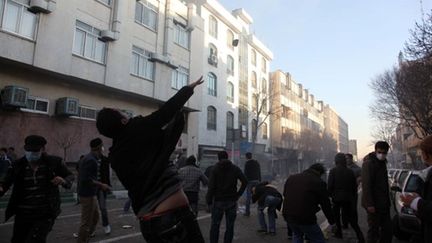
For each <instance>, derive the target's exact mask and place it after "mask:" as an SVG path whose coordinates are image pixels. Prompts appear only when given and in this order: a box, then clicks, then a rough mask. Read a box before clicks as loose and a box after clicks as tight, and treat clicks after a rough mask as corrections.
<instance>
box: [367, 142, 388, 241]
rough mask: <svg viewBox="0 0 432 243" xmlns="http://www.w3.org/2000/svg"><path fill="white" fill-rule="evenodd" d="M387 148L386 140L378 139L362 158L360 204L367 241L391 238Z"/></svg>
mask: <svg viewBox="0 0 432 243" xmlns="http://www.w3.org/2000/svg"><path fill="white" fill-rule="evenodd" d="M389 148H390V146H389V144H388V143H387V142H385V141H378V142H377V143H376V144H375V151H374V152H371V153H369V154H368V155H366V157H365V158H364V159H363V165H362V206H363V208H365V210H366V213H367V221H368V225H369V229H368V232H367V242H368V243H375V242H380V243H390V242H391V241H392V238H393V234H392V222H391V218H390V192H389V184H388V173H387V159H386V157H387V153H388V151H389Z"/></svg>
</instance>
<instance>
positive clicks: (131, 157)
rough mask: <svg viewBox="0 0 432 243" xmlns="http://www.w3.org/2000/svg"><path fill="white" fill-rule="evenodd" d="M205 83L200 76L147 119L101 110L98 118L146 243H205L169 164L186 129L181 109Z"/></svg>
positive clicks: (115, 167)
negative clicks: (110, 141) (111, 140)
mask: <svg viewBox="0 0 432 243" xmlns="http://www.w3.org/2000/svg"><path fill="white" fill-rule="evenodd" d="M202 83H203V79H202V77H200V78H199V79H198V80H197V81H195V82H193V83H191V84H189V85H187V86H184V87H183V88H181V89H180V90H179V91H178V92H177V93H176V94H175V95H174V96H173V97H171V98H170V99H169V100H168V101H167V102H165V104H163V105H162V106H161V107H160V108H159V109H158V110H157V111H155V112H153V113H152V114H150V115H148V116H145V117H143V116H137V117H133V118H128V117H127V116H126V115H125V114H123V113H122V112H120V111H119V110H117V109H113V108H103V109H102V110H101V111H100V112H99V113H98V116H97V118H96V127H97V129H98V131H99V132H100V133H101V134H102V135H104V136H106V137H109V138H112V139H113V144H112V147H111V148H110V152H109V156H108V158H109V160H110V163H111V168H112V169H113V170H114V171H115V172H116V174H117V176H118V178H119V180H120V181H121V183H122V184H123V186H124V187H125V188H126V189H127V190H128V194H129V197H130V199H131V201H132V209H133V211H134V213H135V214H136V215H137V217H138V219H139V220H140V226H141V227H140V228H141V233H142V235H143V237H144V238H145V239H146V241H147V242H150V243H152V242H162V241H166V242H173V241H174V239H175V240H177V242H204V238H203V237H202V234H201V230H200V228H199V225H198V223H197V220H196V218H195V215H194V213H193V212H192V211H191V209H190V207H189V202H188V200H187V197H186V195H185V193H184V191H183V189H182V186H181V179H180V178H179V176H178V172H177V169H176V168H175V166H174V165H173V163H171V162H170V161H169V158H170V156H171V154H172V152H173V151H174V149H175V147H176V145H177V142H178V140H179V139H180V136H181V134H182V131H183V128H184V125H185V119H184V114H183V112H182V109H183V106H184V104H185V103H186V102H187V101H188V100H189V98H190V97H191V96H192V95H193V92H194V88H195V87H196V86H198V85H200V84H202Z"/></svg>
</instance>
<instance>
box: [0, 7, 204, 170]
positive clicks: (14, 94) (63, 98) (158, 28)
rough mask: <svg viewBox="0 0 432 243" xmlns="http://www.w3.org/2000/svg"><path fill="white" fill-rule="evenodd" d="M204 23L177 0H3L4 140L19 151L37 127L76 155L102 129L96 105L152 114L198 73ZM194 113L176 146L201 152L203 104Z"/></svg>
mask: <svg viewBox="0 0 432 243" xmlns="http://www.w3.org/2000/svg"><path fill="white" fill-rule="evenodd" d="M204 28H205V27H204V25H203V20H202V18H201V17H200V16H198V14H197V9H196V6H195V5H194V4H185V3H184V2H183V1H178V0H158V1H157V0H142V1H120V0H76V1H53V0H39V1H34V0H32V1H30V0H0V43H1V44H0V89H1V90H2V94H1V97H2V108H1V109H0V134H2V135H1V136H0V146H14V147H16V149H17V152H18V154H22V152H23V150H22V147H23V141H24V138H25V136H27V135H29V134H40V135H43V136H45V137H46V138H47V140H48V144H47V150H48V152H49V153H52V154H58V155H63V156H64V157H65V159H66V160H67V161H76V160H78V158H79V156H80V155H81V154H84V153H87V152H88V150H89V149H88V142H89V140H90V139H92V138H94V137H96V136H100V135H98V133H97V131H96V127H95V122H94V121H95V117H96V114H97V111H98V110H99V109H101V108H102V107H104V106H106V107H116V108H119V109H122V110H124V111H126V112H127V113H129V114H131V115H138V114H143V115H147V114H149V113H151V112H152V111H154V110H156V109H157V108H158V107H159V106H160V105H161V104H162V103H163V102H164V101H166V100H167V99H168V98H169V97H171V96H172V95H173V94H175V93H176V92H177V90H178V89H180V88H181V87H182V86H184V85H186V84H187V83H189V81H191V80H192V81H193V80H194V79H197V78H198V77H199V76H201V74H202V70H203V62H202V59H203V55H204V53H203V50H204V49H206V47H205V46H204V42H203V41H202V40H203V39H204V31H205V30H204ZM204 90H205V88H202V87H201V89H197V90H196V92H195V95H194V96H193V97H192V98H191V99H190V101H189V102H188V103H187V104H186V106H187V109H186V110H187V111H195V110H200V109H201V104H202V103H203V100H202V97H203V96H202V92H203V91H204ZM187 120H188V124H187V127H186V128H185V131H184V133H183V134H182V137H181V141H179V144H178V149H180V150H184V151H187V152H188V153H189V154H195V153H197V151H196V148H197V146H198V140H197V139H196V138H197V137H198V127H197V126H196V124H198V122H199V115H198V113H196V112H192V113H189V114H188V117H187ZM106 147H109V144H108V143H107V145H106Z"/></svg>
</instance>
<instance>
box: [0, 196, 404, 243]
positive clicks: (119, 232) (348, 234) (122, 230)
mask: <svg viewBox="0 0 432 243" xmlns="http://www.w3.org/2000/svg"><path fill="white" fill-rule="evenodd" d="M124 201H125V199H111V200H109V201H108V208H109V218H110V223H111V226H112V233H111V234H110V235H108V236H106V235H105V234H104V232H103V228H102V226H101V225H100V224H99V225H98V227H97V230H96V237H95V238H93V239H92V240H91V242H101V243H102V242H122V243H126V242H144V240H143V238H142V236H141V234H140V231H139V223H138V221H137V220H136V218H135V216H134V215H133V214H132V213H128V214H124V213H123V211H122V209H123V203H124ZM62 209H63V212H62V214H61V215H60V216H59V218H58V219H57V221H56V223H55V225H54V229H53V231H52V232H51V233H50V235H49V237H48V243H51V242H61V243H68V242H75V239H74V238H73V233H74V232H77V230H78V227H79V222H80V206H79V205H75V204H74V203H65V204H63V205H62ZM241 209H242V207H240V209H239V211H241ZM252 212H253V214H252V215H251V216H250V217H245V216H243V215H242V214H241V212H239V213H238V215H237V220H236V225H235V235H234V242H247V243H255V242H256V243H258V242H290V241H289V240H288V237H287V234H286V225H285V222H284V221H283V218H282V215H280V214H279V217H278V219H277V235H276V236H267V235H263V234H259V233H256V230H257V229H258V222H257V219H256V211H255V210H252ZM254 212H255V213H254ZM0 214H1V217H0V218H1V220H2V221H3V219H4V209H1V210H0ZM359 216H360V227H361V228H362V230H363V233H364V234H366V220H365V214H364V210H363V209H360V210H359ZM318 218H319V219H318V221H319V222H320V225H321V227H322V228H325V227H327V226H328V224H327V221H326V220H324V216H323V215H322V214H321V213H319V214H318ZM198 220H199V225H200V227H201V230H202V232H203V235H204V238H205V240H206V242H209V230H210V221H211V220H210V215H209V214H208V213H206V212H204V211H200V214H199V217H198ZM12 226H13V223H12V220H10V221H9V222H7V223H5V224H0V235H1V237H0V243H3V242H9V241H10V237H11V235H12ZM124 226H126V227H124ZM127 226H131V227H130V228H129V227H127ZM223 232H224V224H222V226H221V237H220V241H221V239H222V238H223ZM328 242H352V243H354V242H356V239H355V235H354V233H353V231H351V230H345V231H344V239H343V240H340V239H335V238H332V237H330V239H329V241H328ZM393 242H396V243H399V242H403V241H398V240H397V239H396V238H394V241H393Z"/></svg>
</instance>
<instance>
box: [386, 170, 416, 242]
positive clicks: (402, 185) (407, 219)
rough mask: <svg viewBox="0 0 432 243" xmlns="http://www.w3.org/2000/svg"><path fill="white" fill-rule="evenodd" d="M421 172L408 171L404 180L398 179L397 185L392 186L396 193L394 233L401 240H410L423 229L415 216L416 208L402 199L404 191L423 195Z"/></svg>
mask: <svg viewBox="0 0 432 243" xmlns="http://www.w3.org/2000/svg"><path fill="white" fill-rule="evenodd" d="M404 174H405V172H404ZM419 174H420V171H408V172H406V176H405V175H404V176H403V178H404V179H403V181H398V182H397V185H396V184H394V185H393V186H392V187H391V191H392V192H394V194H395V196H394V209H395V211H396V214H395V215H394V216H393V234H394V236H395V237H396V238H398V239H400V240H408V239H410V238H411V236H413V235H416V234H419V233H420V230H421V229H420V227H421V225H420V220H419V219H418V218H417V217H416V216H415V212H414V210H413V209H411V208H410V207H405V206H404V205H403V203H402V201H401V200H400V195H401V194H402V193H411V192H416V193H418V194H420V195H421V193H422V191H423V185H424V181H423V180H422V179H421V177H420V176H419ZM399 178H400V177H399ZM400 179H401V180H402V178H400Z"/></svg>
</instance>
